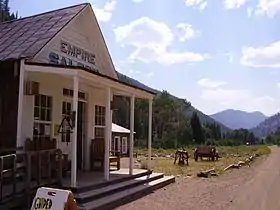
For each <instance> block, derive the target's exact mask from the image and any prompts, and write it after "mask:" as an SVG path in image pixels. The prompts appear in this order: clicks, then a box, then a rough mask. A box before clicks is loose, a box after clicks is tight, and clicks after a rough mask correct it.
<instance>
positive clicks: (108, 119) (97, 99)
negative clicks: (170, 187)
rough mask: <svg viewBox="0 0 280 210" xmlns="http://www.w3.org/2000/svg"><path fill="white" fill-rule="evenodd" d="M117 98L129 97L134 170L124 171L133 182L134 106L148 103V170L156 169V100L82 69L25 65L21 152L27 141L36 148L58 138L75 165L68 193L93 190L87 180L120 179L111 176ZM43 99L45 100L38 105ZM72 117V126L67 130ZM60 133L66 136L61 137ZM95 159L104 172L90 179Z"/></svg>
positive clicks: (19, 137) (19, 133)
mask: <svg viewBox="0 0 280 210" xmlns="http://www.w3.org/2000/svg"><path fill="white" fill-rule="evenodd" d="M27 82H29V83H27ZM26 84H29V85H30V84H35V90H26V88H27V86H26ZM36 85H37V86H38V87H37V90H36ZM32 87H33V86H32ZM27 91H31V92H29V93H28V92H27ZM32 91H35V92H32ZM66 93H68V95H66ZM113 95H123V96H128V97H130V131H131V132H130V136H129V160H130V161H129V168H128V169H127V170H125V171H126V172H127V175H130V176H133V175H134V173H137V172H134V169H133V153H134V152H133V143H134V132H133V131H134V101H135V98H144V99H147V100H149V136H148V138H147V139H148V147H149V157H148V170H149V169H151V168H150V166H151V163H150V160H151V136H152V135H151V133H152V99H153V97H154V94H153V93H150V92H147V91H145V90H141V89H139V88H137V87H133V86H131V85H128V84H124V83H121V82H120V81H118V80H117V79H112V78H109V77H107V76H104V75H101V74H99V73H98V72H93V71H89V70H87V69H84V68H82V67H72V66H59V65H57V66H56V65H52V64H41V63H40V64H38V63H28V62H24V61H22V62H21V66H20V81H19V105H18V121H17V123H18V127H17V147H20V146H24V142H25V140H26V139H27V138H30V139H32V140H33V141H34V142H35V141H37V140H38V141H44V140H46V139H48V140H50V139H52V138H55V139H56V140H57V143H56V147H57V148H58V149H61V150H62V152H63V154H64V156H67V159H68V160H69V161H70V162H71V163H70V164H71V167H70V171H71V174H70V180H67V181H66V182H65V183H67V186H68V187H69V184H70V185H71V187H72V188H75V187H78V186H84V185H87V184H90V183H88V182H87V181H85V180H88V179H84V176H86V177H91V176H93V177H94V178H96V179H91V181H93V182H101V180H102V178H103V180H105V181H109V180H111V179H115V177H117V176H120V175H121V174H122V173H123V171H124V170H120V171H119V172H118V173H117V174H116V172H110V158H111V154H112V151H111V138H112V133H111V130H112V112H113V108H114V106H113V105H114V103H113V101H112V99H113ZM38 96H40V97H42V98H40V97H39V99H38ZM36 97H37V98H36ZM38 101H39V102H38ZM40 101H45V102H44V103H45V104H44V105H42V104H40V103H41V102H40ZM46 101H47V102H46ZM48 101H49V102H48ZM48 104H51V105H50V106H48ZM61 107H62V109H61ZM97 109H98V110H99V111H98V112H97V111H96V110H97ZM42 110H43V112H44V114H45V115H46V116H45V117H44V119H43V118H42V119H41V116H42V114H41V111H42ZM38 113H39V114H38ZM67 116H68V118H69V119H70V120H69V124H70V125H65V124H63V119H64V117H67ZM98 117H99V118H98ZM23 122H24V123H23ZM67 126H68V127H67ZM59 128H62V129H65V130H67V132H58V129H59ZM93 142H95V143H93ZM42 149H43V148H42ZM97 156H98V157H97ZM94 159H99V160H100V161H99V162H100V163H99V164H100V167H101V169H102V171H103V172H95V174H91V172H90V171H91V169H92V167H91V165H92V162H93V160H94ZM82 171H83V173H82ZM102 176H103V177H102Z"/></svg>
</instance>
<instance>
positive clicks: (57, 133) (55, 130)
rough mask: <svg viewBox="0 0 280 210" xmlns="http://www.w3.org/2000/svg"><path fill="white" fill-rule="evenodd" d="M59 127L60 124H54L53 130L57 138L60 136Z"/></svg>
mask: <svg viewBox="0 0 280 210" xmlns="http://www.w3.org/2000/svg"><path fill="white" fill-rule="evenodd" d="M59 126H60V125H59V124H54V129H53V130H54V135H55V136H58V135H59V132H58V130H59Z"/></svg>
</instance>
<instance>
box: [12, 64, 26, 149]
mask: <svg viewBox="0 0 280 210" xmlns="http://www.w3.org/2000/svg"><path fill="white" fill-rule="evenodd" d="M14 68H16V69H15V70H16V71H17V72H18V74H19V91H18V116H17V147H19V146H22V145H23V142H22V139H21V136H22V116H23V114H22V113H23V94H24V75H25V67H24V60H21V61H20V69H19V71H18V65H15V66H14Z"/></svg>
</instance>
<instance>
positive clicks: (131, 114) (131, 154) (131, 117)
mask: <svg viewBox="0 0 280 210" xmlns="http://www.w3.org/2000/svg"><path fill="white" fill-rule="evenodd" d="M134 101H135V96H134V95H132V96H131V98H130V140H129V175H132V174H133V165H134V164H133V163H134V162H133V145H134Z"/></svg>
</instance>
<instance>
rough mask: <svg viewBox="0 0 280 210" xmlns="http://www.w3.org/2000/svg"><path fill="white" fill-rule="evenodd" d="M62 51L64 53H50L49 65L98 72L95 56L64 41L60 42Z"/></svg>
mask: <svg viewBox="0 0 280 210" xmlns="http://www.w3.org/2000/svg"><path fill="white" fill-rule="evenodd" d="M60 51H61V52H62V53H56V52H50V53H49V59H48V60H49V63H51V64H55V65H67V66H80V67H84V68H87V69H89V70H92V71H97V72H98V70H97V69H96V68H95V55H94V54H92V53H89V52H87V51H86V50H83V49H82V48H80V47H76V46H74V45H72V44H70V43H68V42H65V41H63V40H61V42H60ZM71 57H72V58H71ZM73 58H76V59H73ZM77 60H78V61H77Z"/></svg>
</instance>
